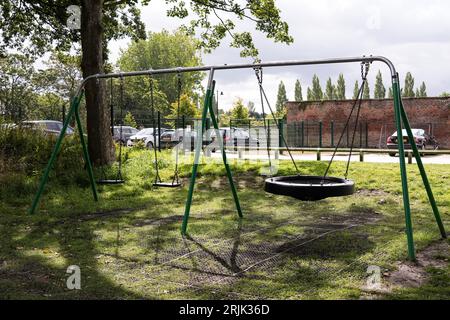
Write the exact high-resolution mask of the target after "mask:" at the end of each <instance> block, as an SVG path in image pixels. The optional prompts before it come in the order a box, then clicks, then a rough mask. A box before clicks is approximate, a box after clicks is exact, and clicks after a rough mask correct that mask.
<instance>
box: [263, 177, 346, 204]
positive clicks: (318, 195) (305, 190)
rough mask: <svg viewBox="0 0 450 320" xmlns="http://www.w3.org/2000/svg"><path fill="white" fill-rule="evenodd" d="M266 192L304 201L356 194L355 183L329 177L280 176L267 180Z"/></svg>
mask: <svg viewBox="0 0 450 320" xmlns="http://www.w3.org/2000/svg"><path fill="white" fill-rule="evenodd" d="M264 190H265V191H266V192H269V193H273V194H277V195H283V196H289V197H293V198H296V199H298V200H302V201H317V200H322V199H325V198H328V197H342V196H348V195H351V194H353V193H355V183H354V182H353V181H352V180H347V179H342V178H336V177H328V176H327V177H323V176H301V175H295V176H280V177H272V178H268V179H266V181H265V185H264Z"/></svg>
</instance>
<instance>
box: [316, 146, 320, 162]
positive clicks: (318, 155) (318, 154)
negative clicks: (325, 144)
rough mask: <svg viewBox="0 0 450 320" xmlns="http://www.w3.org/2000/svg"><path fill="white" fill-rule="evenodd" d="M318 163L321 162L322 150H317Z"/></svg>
mask: <svg viewBox="0 0 450 320" xmlns="http://www.w3.org/2000/svg"><path fill="white" fill-rule="evenodd" d="M316 156H317V161H320V160H321V155H320V148H317V155H316Z"/></svg>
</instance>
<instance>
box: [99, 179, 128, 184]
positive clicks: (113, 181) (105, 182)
mask: <svg viewBox="0 0 450 320" xmlns="http://www.w3.org/2000/svg"><path fill="white" fill-rule="evenodd" d="M122 183H125V180H121V179H119V180H98V181H97V184H122Z"/></svg>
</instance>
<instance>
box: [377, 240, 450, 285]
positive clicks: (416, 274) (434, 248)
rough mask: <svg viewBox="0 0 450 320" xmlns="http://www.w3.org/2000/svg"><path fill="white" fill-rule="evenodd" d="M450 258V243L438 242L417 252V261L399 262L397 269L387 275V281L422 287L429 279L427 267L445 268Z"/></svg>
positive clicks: (394, 283) (393, 283) (391, 283)
mask: <svg viewBox="0 0 450 320" xmlns="http://www.w3.org/2000/svg"><path fill="white" fill-rule="evenodd" d="M449 260H450V244H449V243H448V242H447V241H439V242H436V243H434V244H432V245H430V246H428V247H427V248H425V249H424V250H422V251H421V252H419V253H418V254H417V262H416V263H413V262H409V261H407V262H398V263H397V270H396V271H394V272H391V273H390V274H388V275H387V278H386V280H387V283H388V284H390V285H392V286H397V287H420V286H421V285H423V284H424V283H425V282H426V281H427V280H428V274H427V272H426V270H425V269H426V268H427V267H435V268H445V267H446V266H447V265H448V264H449Z"/></svg>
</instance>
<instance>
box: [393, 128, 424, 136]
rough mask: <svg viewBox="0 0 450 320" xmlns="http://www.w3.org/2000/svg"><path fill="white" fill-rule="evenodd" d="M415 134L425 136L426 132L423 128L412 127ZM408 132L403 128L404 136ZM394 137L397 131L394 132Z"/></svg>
mask: <svg viewBox="0 0 450 320" xmlns="http://www.w3.org/2000/svg"><path fill="white" fill-rule="evenodd" d="M411 131H412V134H413V136H423V135H424V134H425V130H423V129H411ZM407 135H408V133H407V132H406V129H403V130H402V136H407ZM392 136H394V137H396V136H397V131H395V132H394V134H393V135H392Z"/></svg>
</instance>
